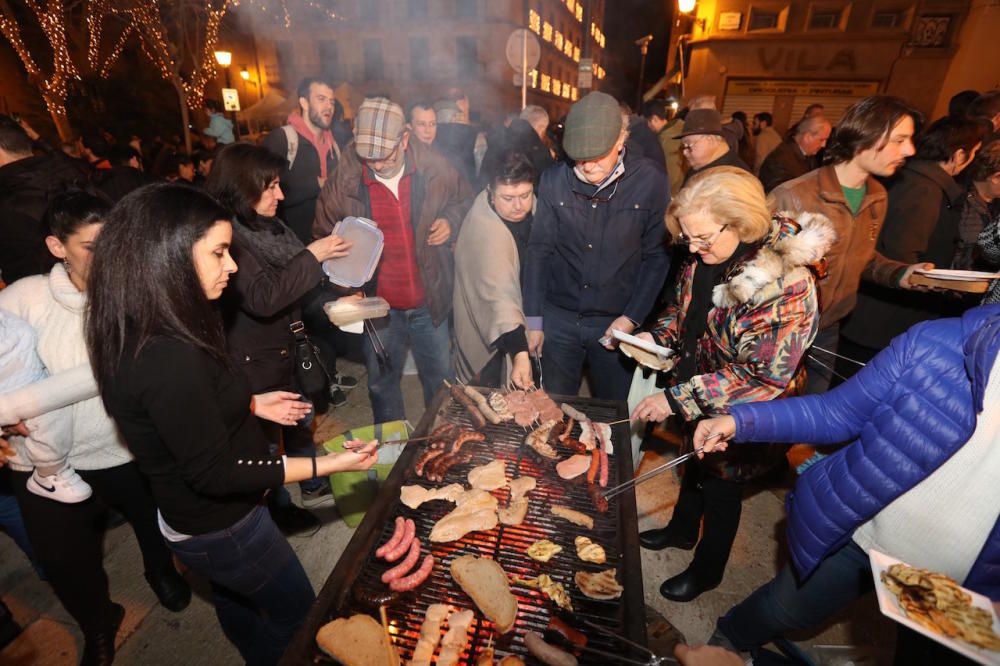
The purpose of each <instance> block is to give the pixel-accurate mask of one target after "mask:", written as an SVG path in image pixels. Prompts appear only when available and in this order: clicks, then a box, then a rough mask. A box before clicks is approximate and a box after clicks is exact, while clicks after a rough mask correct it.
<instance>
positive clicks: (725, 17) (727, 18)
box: [719, 12, 743, 30]
mask: <svg viewBox="0 0 1000 666" xmlns="http://www.w3.org/2000/svg"><path fill="white" fill-rule="evenodd" d="M742 20H743V14H742V12H721V13H720V14H719V30H739V29H740V22H741V21H742Z"/></svg>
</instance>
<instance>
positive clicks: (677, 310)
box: [652, 213, 834, 481]
mask: <svg viewBox="0 0 1000 666" xmlns="http://www.w3.org/2000/svg"><path fill="white" fill-rule="evenodd" d="M772 224H773V228H772V231H771V234H770V236H769V237H768V239H767V240H766V241H765V242H764V243H763V244H762V245H761V246H760V247H759V248H757V249H755V250H751V251H750V252H748V254H747V256H746V257H745V258H742V259H740V260H739V261H737V262H736V263H734V264H733V266H732V267H730V268H729V269H728V271H727V272H726V275H725V278H724V280H723V282H722V283H720V284H718V285H716V287H715V288H714V289H713V291H712V308H711V310H709V312H708V328H707V329H706V331H705V335H703V336H702V337H701V339H700V340H699V342H698V346H697V350H696V358H695V362H696V367H697V371H698V373H699V374H696V375H695V376H693V377H691V378H690V379H689V380H687V381H685V382H680V383H675V384H673V385H672V386H671V387H670V388H668V389H667V393H668V397H669V398H670V399H671V400H670V402H671V404H672V405H674V406H675V411H677V412H678V413H679V414H680V415H681V416H682V417H683V418H684V420H686V421H695V420H697V419H699V418H701V417H703V416H706V415H709V414H724V413H727V412H728V411H729V409H730V407H731V406H732V405H735V404H738V403H742V402H756V401H758V400H773V399H775V398H779V397H782V396H784V395H795V394H797V393H798V391H797V390H796V388H797V387H800V386H802V385H804V374H805V373H804V368H803V366H802V363H801V360H802V358H803V356H804V355H805V352H806V350H807V349H808V348H809V345H810V344H812V341H813V338H814V337H815V336H816V331H817V330H818V324H819V306H818V305H817V301H816V283H815V280H814V279H813V276H812V273H811V272H810V271H809V269H808V268H807V266H809V265H811V264H814V263H816V262H818V261H819V260H820V259H822V257H823V255H824V254H826V252H827V250H828V249H829V248H830V245H831V244H832V243H833V241H834V232H833V225H832V224H831V223H830V221H829V220H828V219H827V218H825V217H824V216H822V215H810V214H805V213H804V214H802V215H800V216H799V220H798V222H795V221H793V220H791V219H790V218H788V217H787V216H776V217H775V218H774V219H773V223H772ZM696 266H697V260H696V259H694V258H693V257H692V259H691V260H689V261H688V263H687V264H685V266H684V267H683V268H682V270H681V276H680V278H679V279H678V280H677V294H676V298H675V299H674V305H671V306H670V307H668V308H667V309H666V310H665V311H664V312H663V313H662V314H661V315H660V318H659V319H658V320H657V322H656V325H655V327H654V328H653V330H652V334H653V337H654V338H656V340H657V342H658V343H659V344H661V345H663V346H665V347H669V348H673V349H675V350H676V349H678V347H679V346H680V344H681V339H682V337H683V335H682V332H683V330H684V327H685V325H686V322H685V314H686V312H687V310H688V306H689V304H690V302H691V285H692V282H693V280H694V273H695V268H696ZM784 448H785V447H774V448H773V450H770V451H767V452H765V451H763V450H760V449H759V448H757V447H734V448H733V450H731V451H727V452H726V453H724V454H721V455H718V456H709V457H706V458H705V459H704V460H703V461H702V464H703V465H704V466H705V467H706V468H707V469H709V470H710V471H711V472H712V473H713V474H715V475H716V476H719V477H721V478H725V479H732V480H740V481H745V480H750V479H752V478H753V477H755V476H758V475H759V474H761V473H763V472H765V471H766V470H767V469H770V468H771V467H772V466H773V462H774V461H775V460H776V459H777V458H778V457H780V456H781V455H782V454H783V452H784Z"/></svg>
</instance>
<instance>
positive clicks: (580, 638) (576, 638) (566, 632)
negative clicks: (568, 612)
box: [545, 617, 587, 648]
mask: <svg viewBox="0 0 1000 666" xmlns="http://www.w3.org/2000/svg"><path fill="white" fill-rule="evenodd" d="M549 631H555V632H558V633H559V634H560V635H562V637H563V638H564V639H565V640H566V641H568V642H569V643H571V644H572V645H575V646H576V647H580V648H582V647H584V646H585V645H587V635H586V634H584V633H583V632H582V631H577V630H576V629H574V628H573V627H571V626H569V624H567V623H566V622H564V621H563V620H561V619H560V618H558V617H553V618H552V619H551V620H549V628H548V629H547V630H546V632H545V634H546V637H547V636H548V633H549ZM553 642H556V641H553Z"/></svg>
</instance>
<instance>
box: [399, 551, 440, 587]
mask: <svg viewBox="0 0 1000 666" xmlns="http://www.w3.org/2000/svg"><path fill="white" fill-rule="evenodd" d="M433 570H434V556H433V555H427V557H425V558H424V561H423V563H422V564H421V565H420V568H419V569H417V570H416V571H414V572H413V573H411V574H410V575H409V576H407V577H405V578H400V579H399V580H394V581H392V582H391V583H389V589H390V590H392V591H393V592H408V591H409V590H412V589H414V588H416V587H417V586H418V585H420V584H421V583H423V582H424V581H425V580H427V578H428V577H429V576H430V575H431V571H433Z"/></svg>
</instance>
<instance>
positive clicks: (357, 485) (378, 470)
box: [323, 421, 413, 527]
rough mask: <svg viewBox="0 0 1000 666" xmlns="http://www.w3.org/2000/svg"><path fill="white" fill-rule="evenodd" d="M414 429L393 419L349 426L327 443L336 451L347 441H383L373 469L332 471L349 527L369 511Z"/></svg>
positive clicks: (336, 491)
mask: <svg viewBox="0 0 1000 666" xmlns="http://www.w3.org/2000/svg"><path fill="white" fill-rule="evenodd" d="M412 432H413V427H412V426H411V425H410V424H409V423H408V422H407V421H389V422H388V423H376V424H375V425H370V426H365V427H363V428H354V429H353V430H348V431H347V432H345V433H344V434H343V435H340V436H339V437H334V438H333V439H331V440H330V441H328V442H326V443H325V444H323V448H325V449H326V450H327V451H329V452H330V453H335V452H339V451H343V450H344V442H349V441H351V440H354V439H361V440H364V441H366V442H367V441H369V440H372V439H377V440H379V441H380V442H383V445H382V448H380V449H379V452H378V462H377V463H375V465H374V466H373V467H372V468H371V469H369V470H367V471H364V472H338V473H336V474H331V475H330V488H331V489H332V490H333V496H334V498H335V499H336V501H337V508H338V509H339V510H340V515H341V517H342V518H343V519H344V522H345V523H347V526H348V527H357V526H358V525H359V524H361V520H362V519H363V518H364V517H365V512H366V511H368V507H370V506H371V504H372V502H373V501H374V500H375V495H377V494H378V486H379V482H381V481H385V480H386V478H388V476H389V472H391V471H392V466H393V465H395V464H396V460H397V459H398V458H399V455H400V454H401V453H402V452H403V447H404V446H405V445H406V440H407V439H409V437H410V434H411V433H412ZM390 442H398V443H390Z"/></svg>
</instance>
